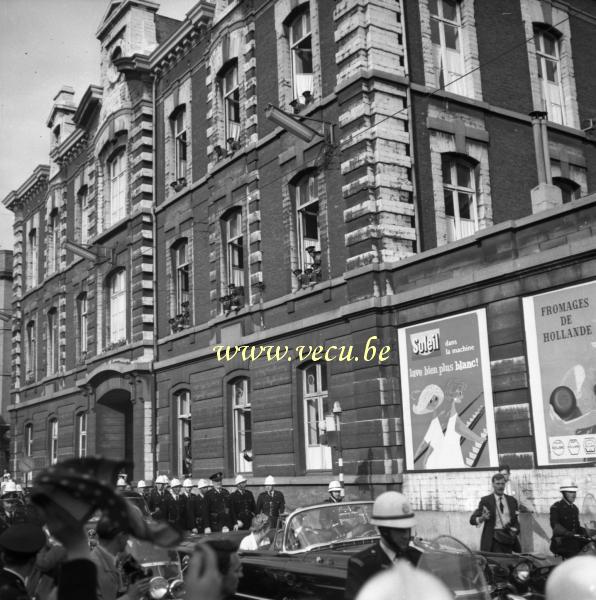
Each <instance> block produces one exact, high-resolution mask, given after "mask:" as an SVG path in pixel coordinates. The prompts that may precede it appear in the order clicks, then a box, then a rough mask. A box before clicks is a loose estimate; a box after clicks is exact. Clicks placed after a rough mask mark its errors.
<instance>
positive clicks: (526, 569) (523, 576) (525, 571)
mask: <svg viewBox="0 0 596 600" xmlns="http://www.w3.org/2000/svg"><path fill="white" fill-rule="evenodd" d="M513 577H514V578H515V579H517V581H519V582H522V583H525V582H526V581H528V579H529V578H530V565H529V564H528V563H526V562H520V563H519V564H517V565H515V568H514V569H513Z"/></svg>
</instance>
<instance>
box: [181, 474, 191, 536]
mask: <svg viewBox="0 0 596 600" xmlns="http://www.w3.org/2000/svg"><path fill="white" fill-rule="evenodd" d="M193 487H194V483H193V482H192V479H189V478H188V477H187V478H186V479H185V480H184V481H183V482H182V490H181V492H180V496H179V497H178V504H179V510H180V527H181V529H183V530H184V531H192V530H193V529H194V527H195V516H194V495H193V493H192V488H193Z"/></svg>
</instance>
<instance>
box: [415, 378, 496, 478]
mask: <svg viewBox="0 0 596 600" xmlns="http://www.w3.org/2000/svg"><path fill="white" fill-rule="evenodd" d="M447 389H448V399H447V400H445V394H444V392H443V390H442V389H441V388H440V387H439V386H438V385H436V384H434V383H431V384H429V385H427V386H426V387H425V388H424V389H423V390H422V392H420V395H419V396H418V399H417V401H416V402H413V403H412V411H413V412H414V414H415V415H426V414H432V419H431V421H430V424H429V426H428V429H427V430H426V433H425V435H424V437H423V439H422V441H421V442H420V444H419V445H418V448H417V449H416V452H415V453H414V457H415V458H414V462H415V463H416V461H417V460H418V459H419V458H421V455H422V454H423V453H425V452H426V459H425V461H424V467H423V468H425V469H460V468H466V464H465V463H464V457H463V455H462V451H461V438H462V436H463V437H465V438H466V439H468V440H471V441H473V442H478V443H484V441H485V438H484V437H482V436H479V435H477V434H476V433H474V432H473V431H472V430H471V429H470V428H468V427H467V426H466V425H465V423H464V422H463V421H462V419H461V417H460V416H459V414H458V412H457V405H458V404H460V403H461V401H462V399H463V391H464V384H463V383H461V382H450V384H448V386H447Z"/></svg>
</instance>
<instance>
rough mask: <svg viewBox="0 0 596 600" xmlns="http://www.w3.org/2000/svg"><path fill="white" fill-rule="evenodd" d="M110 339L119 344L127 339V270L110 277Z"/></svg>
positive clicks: (111, 341) (108, 320) (110, 341)
mask: <svg viewBox="0 0 596 600" xmlns="http://www.w3.org/2000/svg"><path fill="white" fill-rule="evenodd" d="M107 288H108V307H107V308H108V311H107V312H108V318H107V323H108V328H109V331H108V341H109V343H110V344H117V343H119V342H122V341H123V340H126V271H124V269H123V270H121V271H117V272H116V273H114V274H113V275H112V276H111V277H110V278H109V279H108V285H107Z"/></svg>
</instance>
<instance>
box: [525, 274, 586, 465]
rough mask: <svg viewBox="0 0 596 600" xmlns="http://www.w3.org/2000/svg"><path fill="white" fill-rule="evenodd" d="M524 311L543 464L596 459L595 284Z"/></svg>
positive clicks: (540, 298)
mask: <svg viewBox="0 0 596 600" xmlns="http://www.w3.org/2000/svg"><path fill="white" fill-rule="evenodd" d="M523 307H524V321H525V329H526V344H527V353H528V373H529V377H530V394H531V398H532V414H533V418H534V431H535V439H536V453H537V459H538V464H540V465H558V464H566V463H581V462H586V461H590V462H591V461H593V460H596V334H595V332H596V308H595V307H596V282H591V283H584V284H580V285H575V286H572V287H567V288H564V289H560V290H555V291H552V292H546V293H544V294H539V295H536V296H531V297H528V298H524V299H523Z"/></svg>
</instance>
